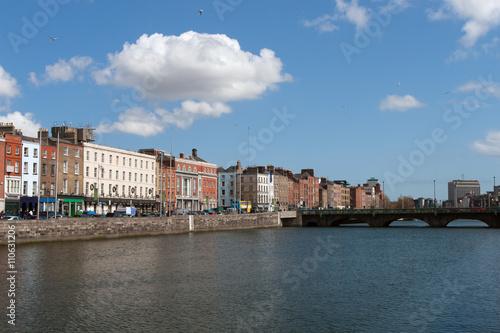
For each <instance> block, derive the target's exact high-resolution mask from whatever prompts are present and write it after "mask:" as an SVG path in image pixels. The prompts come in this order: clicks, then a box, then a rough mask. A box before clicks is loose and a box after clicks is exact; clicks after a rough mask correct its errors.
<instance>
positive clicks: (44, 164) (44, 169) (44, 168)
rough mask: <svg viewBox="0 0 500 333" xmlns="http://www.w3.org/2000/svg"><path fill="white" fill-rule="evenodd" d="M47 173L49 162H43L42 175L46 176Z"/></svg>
mask: <svg viewBox="0 0 500 333" xmlns="http://www.w3.org/2000/svg"><path fill="white" fill-rule="evenodd" d="M46 174H47V164H46V163H42V175H43V176H45V175H46Z"/></svg>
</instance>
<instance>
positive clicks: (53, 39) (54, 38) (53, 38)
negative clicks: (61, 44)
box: [49, 36, 59, 41]
mask: <svg viewBox="0 0 500 333" xmlns="http://www.w3.org/2000/svg"><path fill="white" fill-rule="evenodd" d="M49 38H50V39H51V40H52V41H55V40H56V39H59V37H52V36H49Z"/></svg>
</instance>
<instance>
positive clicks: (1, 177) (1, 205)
mask: <svg viewBox="0 0 500 333" xmlns="http://www.w3.org/2000/svg"><path fill="white" fill-rule="evenodd" d="M5 162H6V159H5V138H4V137H3V134H2V133H0V212H5V186H4V184H6V181H5V176H6V170H5Z"/></svg>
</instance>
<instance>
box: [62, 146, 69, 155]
mask: <svg viewBox="0 0 500 333" xmlns="http://www.w3.org/2000/svg"><path fill="white" fill-rule="evenodd" d="M68 154H69V149H68V147H63V155H64V156H68Z"/></svg>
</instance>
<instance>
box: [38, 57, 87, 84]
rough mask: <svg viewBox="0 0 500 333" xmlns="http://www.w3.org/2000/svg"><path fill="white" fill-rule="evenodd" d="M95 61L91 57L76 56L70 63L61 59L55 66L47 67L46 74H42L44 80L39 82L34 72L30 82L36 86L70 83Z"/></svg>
mask: <svg viewBox="0 0 500 333" xmlns="http://www.w3.org/2000/svg"><path fill="white" fill-rule="evenodd" d="M92 62H93V60H92V58H90V57H80V56H75V57H73V58H71V59H70V60H69V61H66V60H64V59H60V60H59V61H58V62H57V63H55V64H53V65H47V66H45V73H44V74H42V79H41V80H39V79H38V78H37V75H36V74H35V73H33V72H31V73H29V80H30V81H31V82H32V83H34V84H35V85H37V86H39V85H45V84H50V83H56V82H59V81H61V82H68V81H71V80H73V79H74V78H75V76H76V74H78V73H79V72H82V71H83V70H84V69H86V68H87V67H88V66H90V64H92Z"/></svg>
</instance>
